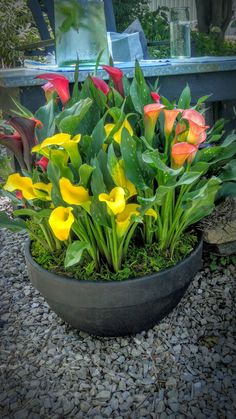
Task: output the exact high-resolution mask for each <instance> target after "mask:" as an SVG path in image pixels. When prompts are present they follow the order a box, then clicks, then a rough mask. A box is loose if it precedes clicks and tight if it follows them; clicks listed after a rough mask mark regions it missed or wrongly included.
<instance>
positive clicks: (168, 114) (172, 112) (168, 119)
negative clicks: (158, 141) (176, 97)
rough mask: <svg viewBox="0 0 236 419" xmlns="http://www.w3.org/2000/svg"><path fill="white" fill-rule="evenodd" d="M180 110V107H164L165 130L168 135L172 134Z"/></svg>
mask: <svg viewBox="0 0 236 419" xmlns="http://www.w3.org/2000/svg"><path fill="white" fill-rule="evenodd" d="M180 112H181V110H180V109H163V113H164V118H165V124H164V132H165V135H166V136H167V137H169V135H170V134H171V132H172V129H173V126H174V123H175V120H176V118H177V115H178V114H179V113H180Z"/></svg>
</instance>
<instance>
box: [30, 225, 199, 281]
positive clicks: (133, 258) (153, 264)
mask: <svg viewBox="0 0 236 419" xmlns="http://www.w3.org/2000/svg"><path fill="white" fill-rule="evenodd" d="M197 241H198V238H197V235H196V233H193V232H187V233H185V234H184V235H183V236H182V237H181V238H180V240H179V243H178V246H177V247H176V249H175V251H174V254H173V255H172V256H171V255H170V253H169V252H168V251H166V252H162V251H160V250H159V249H158V245H157V244H153V245H146V246H144V247H143V245H142V243H140V242H139V241H138V237H137V235H136V237H135V240H134V241H133V242H132V243H131V245H130V248H129V253H128V256H127V259H126V260H125V261H124V263H123V265H122V267H121V269H120V271H119V272H117V273H114V272H112V271H110V270H109V267H108V266H107V265H104V264H102V265H100V266H99V269H98V270H97V271H96V272H94V266H92V269H91V261H90V259H89V258H88V255H87V254H86V253H85V254H83V256H82V264H80V265H79V266H69V265H68V267H67V268H66V269H65V267H64V260H65V249H60V250H58V251H56V252H54V253H53V254H52V253H50V252H48V250H47V249H45V248H44V247H43V246H42V245H41V244H40V243H38V242H35V241H34V242H33V243H32V247H31V253H32V256H33V258H34V260H35V261H36V262H37V263H38V264H39V265H41V266H42V267H43V268H45V269H47V270H49V271H52V272H55V273H57V274H59V275H63V276H67V277H72V278H77V279H84V280H90V281H91V280H112V281H122V280H125V279H130V278H137V277H140V276H143V275H150V274H153V273H154V272H159V271H161V270H163V269H166V268H170V267H171V266H174V265H176V263H178V262H180V261H181V260H183V259H184V258H185V257H186V256H187V255H188V254H189V253H190V252H191V251H192V250H193V249H194V247H195V246H196V243H197ZM74 243H76V242H74ZM75 256H76V255H75ZM79 256H81V254H80V255H79Z"/></svg>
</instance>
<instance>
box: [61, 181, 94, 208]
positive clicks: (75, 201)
mask: <svg viewBox="0 0 236 419" xmlns="http://www.w3.org/2000/svg"><path fill="white" fill-rule="evenodd" d="M59 186H60V191H61V196H62V199H63V200H64V201H65V202H66V203H67V204H70V205H81V204H82V203H83V202H86V201H89V194H88V191H87V189H85V188H84V187H83V186H74V185H73V184H72V183H71V182H70V180H69V179H67V178H64V177H63V178H61V179H60V180H59Z"/></svg>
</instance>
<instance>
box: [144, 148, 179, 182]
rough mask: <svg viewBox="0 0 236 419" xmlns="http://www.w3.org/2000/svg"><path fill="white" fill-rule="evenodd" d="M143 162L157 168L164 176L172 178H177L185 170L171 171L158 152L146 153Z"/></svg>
mask: <svg viewBox="0 0 236 419" xmlns="http://www.w3.org/2000/svg"><path fill="white" fill-rule="evenodd" d="M143 161H144V162H145V163H148V164H149V165H150V166H151V167H155V168H157V169H158V170H160V171H161V172H163V173H164V174H166V175H167V174H168V175H169V176H171V177H176V176H177V175H178V174H180V172H182V170H183V168H182V167H181V168H180V169H176V170H175V169H171V168H170V167H169V166H167V165H166V164H165V163H164V162H163V161H162V159H161V155H160V153H159V151H158V150H153V151H145V153H143Z"/></svg>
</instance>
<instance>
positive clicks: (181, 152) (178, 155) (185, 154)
mask: <svg viewBox="0 0 236 419" xmlns="http://www.w3.org/2000/svg"><path fill="white" fill-rule="evenodd" d="M197 150H198V148H197V147H196V146H194V145H193V144H189V143H186V142H183V143H176V144H174V145H173V147H172V153H171V155H172V163H173V167H174V168H178V167H181V166H183V165H184V163H185V162H186V161H187V162H188V163H191V162H192V161H193V159H194V157H195V155H196V153H197Z"/></svg>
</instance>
